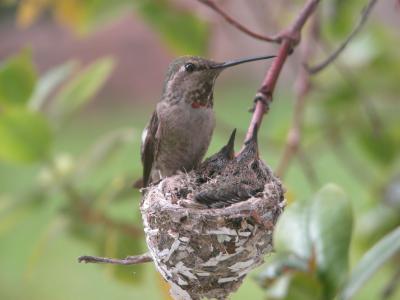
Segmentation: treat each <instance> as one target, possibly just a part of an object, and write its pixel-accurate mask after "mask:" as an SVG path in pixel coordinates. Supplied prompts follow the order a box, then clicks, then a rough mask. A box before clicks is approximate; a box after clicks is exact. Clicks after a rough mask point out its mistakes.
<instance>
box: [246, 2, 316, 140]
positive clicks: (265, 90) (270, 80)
mask: <svg viewBox="0 0 400 300" xmlns="http://www.w3.org/2000/svg"><path fill="white" fill-rule="evenodd" d="M319 2H320V1H319V0H308V1H307V3H306V4H305V5H304V7H303V9H302V10H301V11H300V13H299V15H298V16H297V18H296V19H295V21H294V22H293V23H292V25H291V26H290V27H289V29H288V30H285V31H283V32H282V33H281V34H279V35H278V37H279V41H282V43H281V46H280V48H279V51H278V55H277V57H276V58H275V59H274V61H273V62H272V65H271V67H270V68H269V70H268V72H267V74H266V76H265V78H264V80H263V82H262V84H261V88H260V89H259V90H258V93H257V94H256V96H255V99H254V101H255V102H256V103H255V108H254V112H253V116H252V119H251V121H250V126H249V128H248V130H247V134H246V140H248V139H250V138H251V136H252V135H253V129H254V128H255V127H254V126H255V125H257V127H260V125H261V121H262V118H263V116H264V114H265V113H266V112H268V110H269V105H270V103H271V102H272V94H273V91H274V88H275V84H276V82H277V80H278V77H279V74H280V73H281V71H282V67H283V65H284V64H285V61H286V58H287V57H288V56H289V55H290V54H291V53H292V52H293V49H294V47H295V46H296V45H297V44H298V43H299V41H300V35H301V30H302V28H303V26H304V24H305V23H306V21H307V20H308V18H309V17H310V16H311V15H312V13H313V12H314V11H315V9H316V8H317V5H318V3H319Z"/></svg>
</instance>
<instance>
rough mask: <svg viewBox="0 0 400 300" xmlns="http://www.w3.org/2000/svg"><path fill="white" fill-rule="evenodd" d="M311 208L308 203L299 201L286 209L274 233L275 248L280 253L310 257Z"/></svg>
mask: <svg viewBox="0 0 400 300" xmlns="http://www.w3.org/2000/svg"><path fill="white" fill-rule="evenodd" d="M309 206H310V204H309V203H308V202H305V201H298V202H295V203H293V204H292V205H290V206H289V207H287V208H286V209H285V211H284V213H283V215H282V216H281V217H280V219H279V221H278V224H277V225H276V227H275V231H274V247H275V249H276V251H277V252H278V253H293V254H295V255H297V256H299V257H301V258H304V259H308V258H309V257H310V255H311V241H310V240H309V234H308V223H309V220H308V219H309V209H310V208H309Z"/></svg>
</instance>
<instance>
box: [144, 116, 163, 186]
mask: <svg viewBox="0 0 400 300" xmlns="http://www.w3.org/2000/svg"><path fill="white" fill-rule="evenodd" d="M159 135H160V119H159V117H158V114H157V111H154V113H153V115H152V116H151V119H150V122H149V125H147V127H146V129H145V130H144V131H143V135H142V148H141V154H142V155H141V156H142V164H143V186H144V187H146V186H147V185H148V184H149V182H150V179H151V178H150V175H151V169H152V167H153V163H154V161H155V159H156V157H157V152H158V146H159V140H160V139H159Z"/></svg>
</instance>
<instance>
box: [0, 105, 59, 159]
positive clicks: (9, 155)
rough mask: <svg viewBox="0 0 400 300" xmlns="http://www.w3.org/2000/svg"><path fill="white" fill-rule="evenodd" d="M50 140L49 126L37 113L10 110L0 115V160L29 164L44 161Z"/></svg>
mask: <svg viewBox="0 0 400 300" xmlns="http://www.w3.org/2000/svg"><path fill="white" fill-rule="evenodd" d="M51 138H52V136H51V130H50V127H49V124H48V122H47V120H46V119H45V118H44V117H43V116H42V115H41V114H39V113H35V112H31V111H28V110H25V109H10V110H6V111H4V112H3V113H1V114H0V141H1V147H0V160H5V161H9V162H15V163H29V162H34V161H38V160H41V159H44V158H45V157H46V156H47V155H48V153H49V150H50V145H51Z"/></svg>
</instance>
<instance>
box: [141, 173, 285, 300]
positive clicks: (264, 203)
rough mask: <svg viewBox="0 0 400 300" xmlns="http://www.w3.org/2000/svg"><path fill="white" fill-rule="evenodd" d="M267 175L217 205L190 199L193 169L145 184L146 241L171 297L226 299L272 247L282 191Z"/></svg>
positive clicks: (193, 185) (193, 181)
mask: <svg viewBox="0 0 400 300" xmlns="http://www.w3.org/2000/svg"><path fill="white" fill-rule="evenodd" d="M268 170H269V168H268ZM269 175H270V176H269V179H268V181H267V182H266V183H265V185H264V190H263V191H262V192H260V193H258V194H257V195H256V196H253V197H251V198H249V199H247V200H246V201H242V202H239V203H235V204H232V205H230V206H228V207H224V208H215V209H212V208H207V207H201V206H198V205H196V204H195V203H194V200H193V198H192V196H193V193H192V192H193V189H195V188H196V187H195V185H196V182H197V181H196V180H197V178H196V173H195V172H191V173H189V174H180V175H175V176H172V177H169V178H166V179H164V180H162V181H161V182H159V183H158V184H156V185H153V186H150V187H149V188H147V190H146V192H145V195H144V198H143V201H142V203H141V212H142V217H143V223H144V230H145V234H146V242H147V246H148V248H149V250H150V253H151V255H152V257H153V260H154V263H155V265H156V267H157V269H158V271H159V272H160V273H161V275H162V276H163V277H164V278H165V279H166V280H167V281H168V282H169V283H170V285H171V294H172V295H173V297H174V298H175V299H185V300H186V299H202V298H216V299H225V298H226V297H227V296H228V295H229V294H230V293H232V292H234V291H235V290H237V289H238V287H239V286H240V285H241V283H242V281H243V279H244V277H245V276H246V274H247V273H248V272H250V271H251V270H252V269H253V268H255V267H257V266H259V265H260V264H261V263H262V262H263V257H264V256H265V254H267V253H269V252H271V250H272V232H273V229H274V226H275V223H276V221H277V218H278V216H279V215H280V213H281V212H282V209H283V206H284V197H283V194H284V191H283V188H282V185H281V182H280V181H279V180H278V179H277V178H276V177H274V176H273V175H272V172H271V171H270V170H269ZM182 191H185V192H182ZM191 203H192V204H193V205H191Z"/></svg>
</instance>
